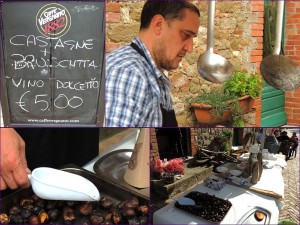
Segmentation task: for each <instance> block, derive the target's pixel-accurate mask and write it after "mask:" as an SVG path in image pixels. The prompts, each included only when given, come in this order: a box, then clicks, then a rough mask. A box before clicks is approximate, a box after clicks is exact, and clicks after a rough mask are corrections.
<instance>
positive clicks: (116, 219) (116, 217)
mask: <svg viewBox="0 0 300 225" xmlns="http://www.w3.org/2000/svg"><path fill="white" fill-rule="evenodd" d="M112 220H113V222H114V224H119V223H121V221H122V217H121V215H120V213H119V212H118V211H117V210H116V211H114V212H113V213H112Z"/></svg>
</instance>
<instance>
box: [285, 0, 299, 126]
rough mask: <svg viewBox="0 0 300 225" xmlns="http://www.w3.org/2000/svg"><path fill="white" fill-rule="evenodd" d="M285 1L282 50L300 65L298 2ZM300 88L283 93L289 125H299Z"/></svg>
mask: <svg viewBox="0 0 300 225" xmlns="http://www.w3.org/2000/svg"><path fill="white" fill-rule="evenodd" d="M285 2H286V12H285V13H286V18H285V19H286V21H285V22H286V24H285V46H284V52H285V55H286V56H287V57H289V58H290V59H292V60H293V61H294V62H295V63H297V64H298V65H299V66H300V2H299V1H285ZM299 99H300V88H298V89H297V90H295V91H287V92H286V94H285V101H286V106H285V110H286V113H287V119H288V122H287V123H288V124H289V125H295V126H299V125H300V101H299Z"/></svg>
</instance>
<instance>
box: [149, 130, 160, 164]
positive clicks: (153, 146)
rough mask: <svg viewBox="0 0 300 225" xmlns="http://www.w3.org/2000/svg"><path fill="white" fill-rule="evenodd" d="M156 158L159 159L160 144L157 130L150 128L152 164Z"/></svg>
mask: <svg viewBox="0 0 300 225" xmlns="http://www.w3.org/2000/svg"><path fill="white" fill-rule="evenodd" d="M155 158H158V159H159V151H158V144H157V139H156V133H155V129H154V128H150V163H151V162H153V160H154V159H155Z"/></svg>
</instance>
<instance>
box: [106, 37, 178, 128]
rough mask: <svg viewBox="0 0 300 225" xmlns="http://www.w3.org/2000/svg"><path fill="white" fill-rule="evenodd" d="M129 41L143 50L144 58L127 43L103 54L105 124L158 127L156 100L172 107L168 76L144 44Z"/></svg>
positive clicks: (158, 118) (159, 116)
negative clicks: (104, 55) (160, 68)
mask: <svg viewBox="0 0 300 225" xmlns="http://www.w3.org/2000/svg"><path fill="white" fill-rule="evenodd" d="M133 42H134V43H135V44H136V45H137V46H139V48H140V49H141V50H143V51H144V53H145V55H146V57H147V59H148V61H149V62H150V64H149V63H148V62H147V60H146V59H145V58H144V57H142V56H141V55H140V54H139V53H138V52H137V51H136V50H135V49H133V48H132V47H131V46H130V45H126V46H123V47H121V48H119V49H117V50H116V51H113V52H112V53H110V54H109V55H108V56H107V57H106V74H105V76H106V89H105V101H106V112H105V113H106V119H105V120H106V121H105V123H106V126H107V127H161V126H162V113H161V109H160V104H161V105H162V106H163V107H164V108H165V109H167V110H171V109H172V108H173V102H172V99H171V95H170V83H169V80H168V78H167V77H166V76H165V75H164V74H163V73H162V72H161V71H160V70H159V69H158V68H157V67H156V64H155V62H154V60H153V59H152V57H151V55H150V52H149V51H148V50H147V48H146V46H145V44H144V43H143V42H142V41H141V40H140V39H139V38H134V39H133Z"/></svg>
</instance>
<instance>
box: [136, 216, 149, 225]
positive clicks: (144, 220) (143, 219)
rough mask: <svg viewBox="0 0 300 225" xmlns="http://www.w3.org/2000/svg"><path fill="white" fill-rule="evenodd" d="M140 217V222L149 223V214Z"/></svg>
mask: <svg viewBox="0 0 300 225" xmlns="http://www.w3.org/2000/svg"><path fill="white" fill-rule="evenodd" d="M138 219H139V224H149V223H148V217H147V216H141V217H139V218H138Z"/></svg>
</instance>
